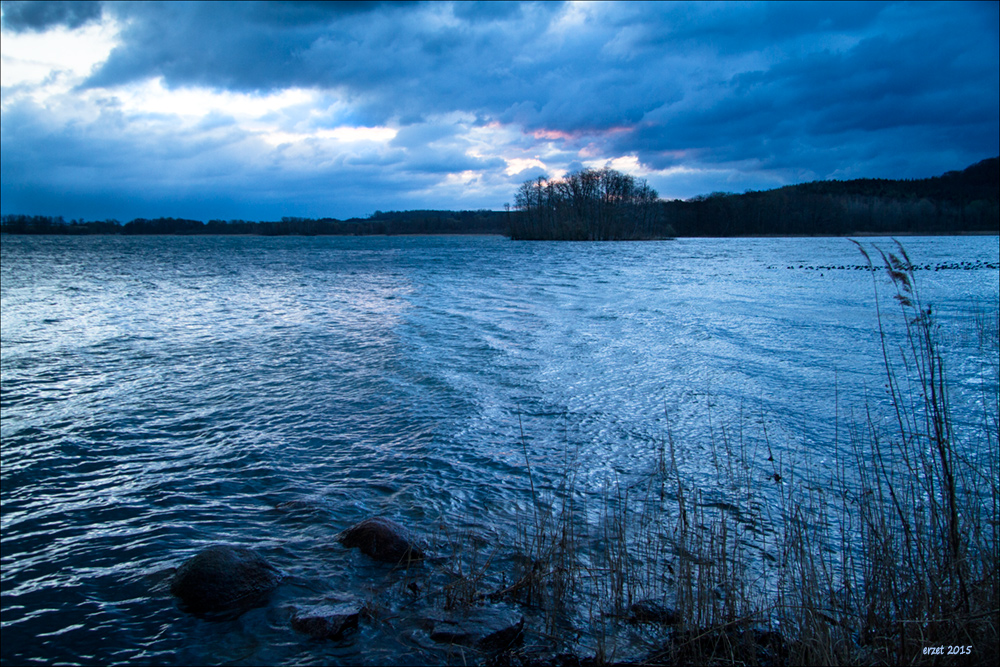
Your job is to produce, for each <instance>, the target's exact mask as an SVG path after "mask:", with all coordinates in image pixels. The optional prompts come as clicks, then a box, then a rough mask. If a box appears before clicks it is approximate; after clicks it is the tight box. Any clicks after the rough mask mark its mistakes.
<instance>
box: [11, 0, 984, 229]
mask: <svg viewBox="0 0 1000 667" xmlns="http://www.w3.org/2000/svg"><path fill="white" fill-rule="evenodd" d="M3 12H4V14H3V22H4V30H5V31H10V32H44V31H46V30H49V29H51V28H53V27H55V26H62V27H65V28H71V29H78V28H80V27H81V26H84V25H87V24H90V23H94V22H97V21H102V20H105V21H106V20H112V19H114V20H117V21H119V22H120V24H121V25H123V26H125V27H124V28H123V30H122V32H121V34H120V43H119V45H118V46H117V47H116V48H115V49H114V50H113V51H112V52H111V54H110V56H109V57H108V59H107V60H106V61H105V62H103V63H102V64H100V65H99V66H98V67H97V68H96V69H95V70H94V71H93V72H91V74H90V75H89V77H87V78H86V80H85V81H83V82H82V84H81V86H80V88H79V90H78V93H79V94H80V95H83V94H84V93H85V92H86V91H94V90H104V91H108V95H109V96H113V95H114V91H115V90H117V89H121V88H122V87H125V86H128V85H130V84H135V83H137V82H142V81H146V80H149V79H151V78H161V79H162V81H163V84H164V85H165V86H166V87H168V88H174V89H181V88H190V87H205V88H210V89H213V90H229V91H241V92H252V93H258V94H264V93H271V92H275V91H281V90H285V89H288V88H306V89H312V90H318V91H323V93H324V95H327V96H329V98H330V100H333V101H336V105H334V104H333V102H331V106H330V108H329V109H333V108H334V106H336V111H335V112H334V111H330V110H329V109H323V108H319V109H302V110H301V118H298V119H292V118H291V117H289V118H288V119H286V122H287V123H288V124H289V126H292V125H293V124H294V125H295V127H297V128H298V129H299V130H302V131H305V130H307V129H310V128H311V129H316V128H321V127H324V126H327V127H335V126H337V125H338V124H343V123H349V124H353V125H359V126H369V127H370V126H385V125H388V126H392V127H395V128H398V130H399V131H398V133H397V135H396V138H395V139H393V140H392V141H391V142H389V145H388V146H386V147H384V149H383V150H380V151H371V152H369V153H367V154H357V153H352V154H341V155H336V154H329V153H324V152H323V150H321V149H320V148H319V147H317V148H316V150H315V152H314V153H312V154H309V153H308V151H307V150H306V148H302V149H300V155H299V157H298V158H297V160H298V161H296V160H292V159H283V158H282V152H281V150H285V151H286V152H287V150H288V149H274V150H273V151H272V152H270V153H269V152H268V150H270V149H265V148H260V147H259V150H258V149H254V150H252V146H253V141H252V139H250V138H248V137H247V136H245V134H241V129H240V128H239V127H238V126H237V125H236V124H233V125H232V127H230V128H228V130H227V128H226V126H227V122H228V121H227V119H226V118H225V117H224V116H212V117H209V116H206V118H205V119H203V121H202V124H201V125H200V126H199V127H195V128H185V129H178V130H176V131H175V132H167V133H159V134H155V135H153V136H145V137H144V136H143V132H142V131H141V130H140V129H139V125H136V123H137V119H136V118H134V117H123V116H121V115H119V116H118V117H115V116H114V114H113V113H112V112H111V111H108V113H106V114H102V115H101V116H100V117H98V118H97V119H96V120H94V121H92V122H90V123H88V124H86V125H85V126H81V124H80V123H78V122H74V123H61V122H60V121H59V119H58V118H57V117H55V112H53V111H52V110H51V109H48V108H46V107H45V106H44V105H39V104H37V103H36V102H33V101H31V100H30V99H28V98H27V97H25V98H23V99H22V98H19V97H18V98H16V99H15V97H16V95H14V93H13V92H11V91H7V90H5V92H4V97H5V102H4V107H3V124H2V133H3V158H4V159H3V167H2V171H3V174H2V186H3V201H4V204H3V206H4V211H5V212H13V210H14V209H13V207H14V206H16V207H17V209H18V210H24V211H26V212H27V211H28V209H31V207H32V206H33V205H36V204H37V203H38V202H40V201H43V200H44V201H47V202H53V201H59V200H60V199H61V200H63V201H65V202H66V206H71V205H72V206H77V207H80V206H82V205H81V204H79V203H78V202H80V201H84V200H87V201H91V200H93V202H94V203H93V204H92V206H88V207H87V208H88V210H92V209H96V208H99V207H100V205H101V204H100V203H101V202H102V201H104V202H113V201H114V197H116V196H118V197H119V200H120V201H129V202H133V201H137V202H139V203H138V204H135V206H140V205H145V206H150V207H152V206H160V207H163V206H169V205H174V206H177V207H183V206H186V205H185V204H183V203H182V202H183V201H190V202H194V203H195V204H196V205H197V206H201V207H208V208H211V209H212V210H213V211H215V212H209V211H208V210H205V211H204V212H202V213H200V214H199V213H197V212H195V211H191V212H190V213H187V214H188V215H196V216H197V217H209V216H213V215H219V216H222V217H264V212H265V211H267V212H273V213H274V214H276V213H277V212H278V211H279V209H280V210H281V211H282V212H283V213H284V214H294V215H301V214H309V215H319V214H330V215H348V214H359V213H364V212H366V211H372V210H375V209H376V208H380V209H389V208H394V207H395V208H409V207H423V206H434V207H447V208H456V207H466V206H469V207H477V206H488V207H499V206H500V205H501V204H502V203H503V201H504V200H505V194H504V193H505V192H506V193H509V192H511V191H512V190H513V188H514V187H515V186H516V183H517V182H518V179H520V178H522V177H527V176H526V174H527V175H532V174H534V173H537V167H526V168H525V169H524V170H522V171H519V172H515V173H513V174H509V173H507V172H508V171H509V169H507V164H508V163H507V162H505V161H504V159H501V157H499V154H500V153H503V154H504V156H505V157H506V158H507V159H510V158H511V157H523V158H526V159H527V158H530V157H532V156H541V155H543V154H544V156H546V164H547V165H549V167H551V168H557V169H559V168H572V167H573V165H580V164H582V163H583V162H585V161H586V160H588V159H590V160H594V159H597V160H601V159H605V160H610V159H614V158H620V157H623V156H635V157H636V158H637V159H638V162H639V164H640V165H641V167H642V168H643V169H645V170H646V173H648V178H649V179H650V181H651V183H652V184H653V185H654V186H655V187H657V188H658V189H659V190H660V191H661V194H663V195H666V196H691V195H694V194H698V193H699V192H708V191H712V190H736V189H744V188H748V187H772V186H775V185H781V184H785V183H789V182H795V181H800V180H809V179H814V178H829V177H837V178H848V177H860V176H885V177H921V176H929V175H933V174H936V173H940V172H942V171H945V170H948V169H955V168H961V167H964V166H966V165H967V164H969V163H972V162H975V161H977V160H979V159H982V158H984V157H988V156H992V155H996V154H997V153H1000V131H998V125H1000V123H998V119H1000V93H998V84H997V81H998V80H1000V66H998V60H1000V58H998V52H1000V45H998V24H1000V19H998V11H997V5H996V4H995V3H987V4H953V3H944V4H937V3H917V4H899V3H869V2H864V3H832V4H814V3H808V4H807V3H776V4H750V5H743V4H739V5H730V4H720V3H707V4H675V3H651V4H647V3H642V4H624V3H610V4H598V5H590V6H583V7H581V6H575V5H562V4H558V3H539V4H535V3H493V2H488V3H457V4H454V5H451V4H444V3H431V4H423V3H253V4H248V3H193V4H187V3H170V2H167V3H109V4H107V5H100V4H98V3H74V4H72V5H70V6H64V5H63V4H58V5H53V4H50V3H4V6H3ZM116 123H117V125H116ZM486 126H490V127H493V126H499V127H502V128H509V129H511V131H509V132H507V133H506V134H504V137H505V138H504V142H505V143H504V144H503V146H500V147H498V148H497V151H496V152H495V154H492V155H489V154H486V153H488V151H487V152H483V151H479V150H477V149H476V148H475V143H474V140H473V138H472V137H473V134H474V131H475V129H476V128H477V127H478V128H482V127H486ZM161 142H165V145H160V143H161ZM248 151H249V153H248ZM302 151H306V154H305V155H306V157H308V158H310V159H312V160H314V161H315V164H312V165H309V164H307V162H305V161H303V159H304V158H303V156H302V154H301V152H302ZM248 155H252V156H253V157H252V158H251V159H248ZM458 172H464V173H466V175H467V177H468V175H469V174H476V176H475V178H476V179H477V180H476V182H475V187H474V188H471V190H474V191H475V193H477V194H474V195H473V194H470V193H469V192H468V191H466V192H463V191H462V190H461V188H454V187H451V186H448V183H449V182H451V181H448V180H447V175H448V174H455V173H458ZM164 174H168V175H169V177H168V178H166V179H165V178H164ZM452 180H454V179H452ZM449 188H451V189H449ZM213 193H214V194H213ZM435 193H437V196H438V198H435ZM8 195H11V196H10V197H9V196H8ZM509 196H510V195H509V194H507V195H506V199H509ZM213 197H214V199H213ZM43 198H44V199H43ZM109 198H110V199H109ZM12 200H13V201H12ZM213 201H217V202H219V206H210V203H211V202H213ZM240 202H244V204H242V205H241V204H240ZM246 202H251V203H246ZM50 205H51V204H50ZM110 205H111V204H110V203H108V206H110ZM129 206H132V204H130V205H129ZM227 207H229V208H227ZM125 208H127V209H128V210H132V209H131V208H129V207H125ZM191 208H195V205H194V204H192V206H191ZM216 209H220V210H218V211H216ZM221 209H226V210H228V211H230V213H228V214H227V213H224V212H223V211H222V210H221ZM237 209H239V210H237ZM320 209H322V210H320ZM253 211H259V212H260V214H258V215H254V214H253ZM32 212H33V211H32ZM58 212H60V213H70V212H69V211H58ZM142 213H143V214H150V213H151V212H149V211H143V212H142ZM177 213H178V214H179V213H180V212H179V211H177ZM94 214H95V213H93V212H91V213H88V215H94ZM138 214H139V212H136V215H138Z"/></svg>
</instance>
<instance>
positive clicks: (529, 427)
mask: <svg viewBox="0 0 1000 667" xmlns="http://www.w3.org/2000/svg"><path fill="white" fill-rule="evenodd" d="M875 243H876V244H877V245H879V246H881V247H883V248H886V249H891V248H892V247H893V246H892V244H891V242H890V241H889V240H886V239H877V240H875ZM905 245H906V249H907V251H908V253H909V255H910V257H911V258H912V259H913V261H914V262H915V263H917V264H918V265H920V266H922V267H927V268H925V269H923V270H920V271H918V272H917V279H918V287H919V290H920V292H921V296H922V298H923V300H924V302H926V303H931V304H933V306H934V312H935V314H936V316H937V317H938V320H939V322H941V324H942V329H941V338H942V341H943V345H944V347H945V354H946V363H947V368H948V371H949V379H950V381H951V383H952V391H953V394H952V398H953V403H954V404H955V405H956V406H959V412H958V414H959V416H960V417H961V415H963V414H967V415H969V421H975V419H976V416H975V415H976V414H977V413H976V409H977V406H979V407H982V404H983V401H987V402H989V401H990V400H995V399H991V398H989V397H990V396H995V395H996V384H997V375H996V367H997V360H996V358H995V356H994V355H995V353H994V355H984V354H983V353H982V347H981V345H980V344H979V341H978V338H977V335H976V331H975V327H974V326H973V323H974V318H973V314H974V313H975V312H977V311H978V312H983V311H986V312H995V311H996V309H997V298H998V271H997V269H996V265H997V262H998V254H1000V251H998V241H997V237H996V236H992V237H960V238H911V239H906V243H905ZM868 247H871V246H870V245H869V246H868ZM863 261H864V260H863V258H862V257H861V255H860V253H859V252H858V250H857V249H856V247H855V246H854V245H852V244H851V243H850V242H849V241H847V240H844V239H741V240H705V239H682V240H677V241H667V242H649V243H625V244H614V243H607V244H588V243H572V244H570V243H564V244H560V243H552V244H550V243H517V242H511V241H508V240H506V239H503V238H499V237H483V238H478V237H477V238H462V237H417V238H287V237H284V238H226V237H191V238H185V237H144V238H130V237H80V238H55V237H14V236H5V237H3V239H2V403H0V407H2V419H0V422H2V426H0V428H2V595H3V601H2V631H3V642H2V659H3V662H4V663H8V662H9V663H15V662H17V663H21V662H45V663H51V662H65V663H84V664H101V663H123V662H130V663H156V664H202V663H210V664H218V663H237V664H272V663H273V664H310V663H316V664H319V663H328V664H330V663H333V664H337V663H341V664H345V663H358V662H361V663H369V664H379V663H382V662H398V663H421V662H423V661H427V660H431V661H444V660H447V659H451V658H449V657H448V656H445V655H444V654H442V653H440V649H436V648H435V647H434V646H433V643H432V642H429V640H427V638H426V636H425V635H421V631H420V629H419V627H418V626H417V625H413V624H409V622H408V621H407V620H406V618H405V616H406V614H405V613H404V611H401V610H399V609H396V610H395V612H394V613H395V614H396V615H395V619H396V620H392V619H390V620H388V621H386V622H383V623H373V624H365V625H363V626H362V628H361V629H360V630H359V631H358V633H357V634H356V635H355V636H353V637H352V638H351V639H349V640H346V641H344V642H326V643H320V642H316V641H314V640H309V639H306V638H304V637H303V636H301V635H298V634H296V633H295V632H294V631H293V630H291V629H290V627H289V617H290V614H291V613H292V612H291V610H292V609H293V607H295V606H296V605H300V604H306V603H310V602H316V601H319V600H323V599H329V598H331V597H332V598H337V599H356V600H371V599H373V598H376V597H377V596H378V595H379V594H380V592H381V591H382V589H383V588H385V587H387V586H389V584H390V583H397V582H394V581H390V580H391V578H392V576H393V575H392V574H391V573H388V574H387V572H388V570H387V569H386V568H384V567H382V566H379V565H377V564H372V563H369V562H367V560H366V559H365V557H363V556H361V555H359V554H357V553H356V552H348V551H346V550H344V549H343V548H342V547H340V545H339V544H337V543H336V542H335V541H334V539H333V538H334V536H335V535H336V534H337V533H338V532H339V531H340V530H343V529H344V528H346V527H347V526H349V525H351V524H352V523H354V522H355V521H358V520H360V519H361V518H364V517H367V516H371V515H376V514H381V515H385V516H389V517H392V518H394V519H396V520H398V521H400V522H401V523H405V524H407V525H408V526H410V527H411V528H412V529H413V530H414V532H416V533H418V534H420V535H423V536H425V537H424V539H425V540H426V541H427V543H428V544H429V546H430V548H431V551H433V550H434V549H435V547H437V548H438V550H441V549H443V545H444V544H445V543H447V541H448V540H449V539H451V538H450V537H448V536H449V535H452V534H453V533H454V532H456V531H458V532H463V531H464V532H463V534H467V535H476V536H478V538H477V539H481V540H482V541H483V542H484V543H486V544H493V545H500V546H503V545H505V544H509V543H510V533H511V531H512V530H513V526H514V525H515V523H516V520H515V515H516V514H517V512H518V511H519V510H521V511H523V510H524V509H525V508H526V507H528V503H529V502H530V498H531V496H530V489H529V484H528V477H527V475H526V467H525V449H526V450H527V453H528V457H529V461H530V465H531V469H532V473H533V474H534V475H535V481H536V484H538V485H539V486H540V487H541V489H542V490H544V489H545V488H551V487H552V485H554V484H556V483H558V480H559V479H560V478H561V477H562V476H563V475H564V474H565V473H566V470H567V460H568V459H571V460H572V461H573V463H572V468H573V471H574V473H575V475H576V484H577V488H578V489H579V492H580V493H581V494H583V495H584V496H587V495H594V494H600V493H601V489H602V488H604V485H605V484H607V483H608V481H609V480H614V479H628V478H629V477H630V476H641V475H643V474H644V473H645V472H646V471H647V470H648V469H649V468H650V466H652V465H653V461H654V459H655V456H656V451H657V447H658V446H659V445H660V444H661V443H662V442H663V441H664V439H665V438H666V436H667V431H668V428H669V431H670V435H671V437H672V439H673V441H674V443H675V446H676V448H677V456H678V457H679V459H680V460H679V461H678V464H679V466H680V468H681V469H682V470H683V471H684V474H685V475H688V476H689V477H690V479H691V483H692V484H693V485H698V484H702V483H703V484H704V485H705V487H706V489H707V492H710V491H711V490H710V489H709V487H710V486H711V482H710V480H711V479H713V475H714V472H713V470H712V463H711V460H710V457H709V455H708V452H709V449H710V447H711V441H712V437H713V433H714V431H713V429H714V428H717V427H718V426H719V425H726V424H730V425H736V426H733V427H732V428H738V427H740V425H742V426H743V428H745V433H741V434H740V436H739V437H740V438H743V440H744V441H745V442H747V443H753V442H757V441H760V440H762V439H763V438H764V437H765V436H766V438H767V442H768V443H769V444H770V445H771V446H772V447H773V448H774V449H775V450H776V452H775V455H776V456H781V457H784V458H785V459H788V460H792V459H794V458H795V457H809V458H814V459H815V458H820V459H822V457H823V456H824V455H825V452H826V448H827V447H828V445H829V443H830V442H832V441H833V439H834V438H836V437H842V434H840V435H838V433H839V432H838V426H837V424H838V421H837V420H838V416H839V417H840V418H841V419H843V418H844V417H845V416H846V415H849V414H852V413H855V412H858V413H860V411H861V410H863V409H864V406H865V405H866V404H870V405H874V406H875V408H876V411H877V409H878V407H879V406H880V405H881V403H880V402H884V398H883V396H882V393H883V392H882V382H883V380H882V367H881V366H880V364H881V358H882V357H881V347H880V344H879V336H878V329H877V326H876V324H877V323H876V313H875V308H874V303H875V298H874V293H873V281H872V274H871V273H869V272H866V271H861V270H856V269H854V268H852V267H854V266H856V265H859V264H862V263H863ZM963 262H965V263H966V264H964V265H963V264H962V263H963ZM877 285H878V288H879V289H880V290H881V291H882V292H883V293H888V291H889V285H888V284H887V283H886V282H885V278H884V276H881V277H879V278H878V281H877ZM883 296H884V294H883ZM883 308H884V309H886V310H884V311H883V316H884V317H885V318H886V320H887V321H888V328H889V333H890V334H892V333H893V331H898V326H897V327H896V328H895V329H894V328H893V325H892V322H893V321H896V320H898V311H897V310H892V309H891V307H889V308H887V305H886V303H883ZM893 340H895V339H893ZM991 357H992V358H991ZM962 410H965V412H962ZM960 421H961V419H960ZM765 427H766V434H765V432H764V430H765ZM959 427H960V428H961V424H960V425H959ZM522 431H523V436H522ZM732 437H734V438H735V437H736V436H735V435H733V436H732ZM219 542H225V543H233V544H242V545H247V546H252V547H254V548H256V549H258V550H259V551H260V552H261V553H262V554H264V555H265V556H267V557H268V558H269V559H270V560H272V561H273V562H274V563H275V564H277V565H278V566H279V567H280V568H281V569H282V570H284V571H285V572H286V573H287V575H288V576H287V577H286V578H285V581H284V583H283V584H282V585H281V587H280V588H279V589H278V591H276V593H275V594H274V595H273V596H272V598H271V600H270V602H269V604H267V605H266V606H263V607H260V608H257V609H253V610H251V611H249V612H247V613H246V614H244V615H242V616H241V617H239V618H238V619H235V620H229V621H224V622H220V621H214V622H213V621H206V620H203V619H199V618H196V617H193V616H190V615H188V614H185V613H184V612H183V611H181V610H180V609H179V607H178V605H177V603H176V601H175V600H174V599H173V598H172V597H171V596H170V595H169V593H167V592H166V590H165V587H164V580H165V579H164V578H165V576H166V574H165V573H164V571H165V570H167V569H168V568H171V567H175V566H177V565H178V564H179V563H181V562H183V560H184V559H186V558H187V557H189V556H191V555H192V554H193V553H195V552H197V551H198V550H199V549H200V548H202V547H204V546H206V545H209V544H213V543H219ZM426 567H434V565H433V564H428V565H426ZM387 582H389V583H387ZM386 604H388V605H389V606H390V607H392V606H393V605H396V606H397V607H398V606H399V605H400V603H399V601H398V600H397V601H395V602H393V601H392V600H390V601H389V602H387V603H386ZM394 609H395V607H394ZM435 651H438V652H437V653H436V652H435Z"/></svg>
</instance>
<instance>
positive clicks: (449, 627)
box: [430, 607, 524, 652]
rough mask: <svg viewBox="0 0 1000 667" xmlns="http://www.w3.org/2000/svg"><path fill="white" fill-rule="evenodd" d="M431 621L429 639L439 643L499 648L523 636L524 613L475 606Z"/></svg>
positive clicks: (506, 647)
mask: <svg viewBox="0 0 1000 667" xmlns="http://www.w3.org/2000/svg"><path fill="white" fill-rule="evenodd" d="M430 621H431V624H432V627H431V631H430V637H431V639H432V640H434V641H436V642H439V643H442V644H461V645H463V646H471V647H474V648H477V649H480V650H482V651H489V652H500V651H505V650H507V649H508V648H510V647H511V646H512V645H514V644H516V643H517V642H519V641H521V640H522V639H523V638H524V617H523V616H519V615H517V614H514V613H511V612H509V611H505V610H503V609H494V608H491V607H478V608H473V609H469V610H466V611H464V612H460V613H456V614H453V615H449V616H446V617H443V618H434V619H430Z"/></svg>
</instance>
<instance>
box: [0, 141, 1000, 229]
mask: <svg viewBox="0 0 1000 667" xmlns="http://www.w3.org/2000/svg"><path fill="white" fill-rule="evenodd" d="M654 195H655V192H654ZM523 214H524V212H523V211H516V210H515V211H511V212H509V213H508V212H506V211H488V210H479V211H439V210H425V211H390V212H382V211H376V212H375V213H374V214H372V215H371V216H369V217H367V218H351V219H348V220H337V219H333V218H319V219H315V218H296V217H286V218H282V219H281V220H277V221H264V222H253V221H247V220H228V221H226V220H210V221H208V222H207V223H205V222H203V221H200V220H188V219H182V218H154V219H145V218H137V219H135V220H132V221H130V222H127V223H125V224H122V223H121V222H119V221H117V220H103V221H83V220H71V221H66V220H64V219H63V218H62V217H53V216H39V215H5V216H3V217H2V219H0V231H2V232H4V233H11V234H252V235H261V236H278V235H301V236H316V235H374V234H389V235H391V234H507V235H510V234H511V232H512V230H515V229H517V227H518V225H519V224H520V222H521V217H520V216H523ZM998 228H1000V158H990V159H988V160H983V161H982V162H979V163H977V164H974V165H972V166H970V167H968V168H967V169H964V170H962V171H951V172H948V173H946V174H943V175H941V176H936V177H934V178H924V179H916V180H890V179H883V178H866V179H857V180H851V181H814V182H812V183H802V184H799V185H789V186H786V187H783V188H777V189H775V190H762V191H750V192H745V193H743V194H732V193H720V192H717V193H713V194H710V195H704V196H699V197H694V198H693V199H688V200H673V201H662V200H661V201H659V202H657V203H656V204H655V211H654V215H652V216H651V217H649V218H648V219H647V220H645V221H644V222H643V225H642V226H641V229H642V235H641V236H640V237H639V238H663V237H668V236H766V235H817V234H822V235H851V234H914V233H916V234H920V233H928V234H955V233H969V232H988V233H996V232H997V231H998ZM545 238H563V236H560V235H559V234H558V233H557V234H554V235H547V236H545ZM567 238H579V236H578V235H577V236H573V237H567ZM629 238H637V237H636V236H629Z"/></svg>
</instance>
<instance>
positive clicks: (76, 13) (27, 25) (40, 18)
mask: <svg viewBox="0 0 1000 667" xmlns="http://www.w3.org/2000/svg"><path fill="white" fill-rule="evenodd" d="M0 6H2V7H3V25H4V27H5V28H8V29H9V30H13V31H14V32H24V31H41V30H48V29H49V28H52V27H55V26H63V27H66V28H79V27H81V26H83V25H85V24H87V23H90V22H91V21H97V20H99V19H100V18H101V3H100V2H70V1H67V2H3V3H0Z"/></svg>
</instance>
